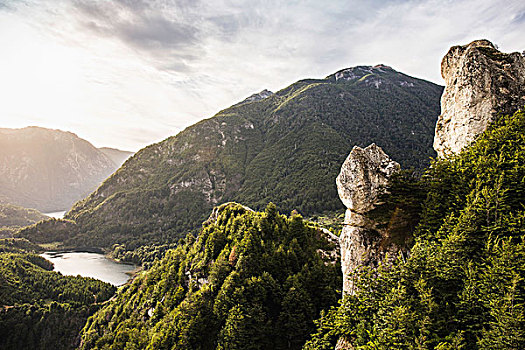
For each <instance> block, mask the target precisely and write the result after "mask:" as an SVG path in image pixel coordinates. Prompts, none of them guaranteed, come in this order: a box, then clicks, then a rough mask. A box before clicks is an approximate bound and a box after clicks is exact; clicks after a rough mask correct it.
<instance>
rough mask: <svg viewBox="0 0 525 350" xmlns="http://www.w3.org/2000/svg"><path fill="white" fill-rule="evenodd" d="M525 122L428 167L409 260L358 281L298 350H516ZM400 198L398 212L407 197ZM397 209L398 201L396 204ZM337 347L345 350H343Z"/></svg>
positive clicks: (522, 314)
mask: <svg viewBox="0 0 525 350" xmlns="http://www.w3.org/2000/svg"><path fill="white" fill-rule="evenodd" d="M523 159H525V113H524V112H523V111H520V112H517V113H515V114H514V115H510V116H506V117H501V118H500V120H498V121H497V122H495V123H494V124H492V125H490V126H489V129H488V130H487V131H486V132H485V133H484V134H482V136H481V137H480V138H478V139H477V140H476V141H475V142H474V143H473V144H472V145H471V146H470V147H469V148H466V149H464V150H463V151H462V152H461V153H459V154H458V155H454V156H450V157H449V158H447V159H440V160H438V161H436V162H434V163H433V164H432V166H431V167H430V168H429V170H428V171H427V172H426V173H425V175H424V176H423V178H422V180H421V182H419V183H416V184H414V183H410V182H407V183H405V184H404V185H403V183H402V182H400V183H398V184H397V186H399V187H398V189H397V190H396V189H394V190H395V192H399V191H398V190H402V189H403V188H405V189H406V188H407V186H410V188H419V191H421V190H423V191H426V193H427V195H426V198H427V199H426V201H425V202H424V204H423V206H422V209H421V212H420V214H421V220H420V223H419V226H418V228H417V229H416V231H415V232H414V237H415V244H414V246H413V248H412V250H411V254H410V257H409V258H408V259H400V260H399V261H397V263H396V264H394V266H393V267H390V268H389V267H388V266H383V267H382V268H380V270H379V272H376V271H374V270H373V269H364V271H363V272H361V273H357V275H356V276H355V277H356V278H358V284H359V288H357V292H356V294H355V295H347V297H346V300H345V302H344V303H343V305H342V306H341V307H339V308H334V309H333V310H332V311H331V312H330V313H328V315H326V316H325V317H324V318H323V319H322V320H321V321H319V323H318V332H317V333H316V335H315V336H314V337H313V339H312V340H311V341H310V343H309V344H307V346H306V347H305V348H306V349H333V348H334V345H335V343H336V341H337V340H338V339H341V340H340V342H339V347H338V348H339V349H353V348H363V349H415V348H422V349H523V348H525V322H524V320H525V304H524V302H525V268H524V267H525V242H524V238H525V163H524V162H523ZM416 192H418V191H409V192H407V191H403V193H404V194H405V196H404V198H401V200H402V201H403V202H407V201H408V202H410V200H411V194H410V193H414V195H415V194H416ZM398 199H399V198H398ZM345 344H346V345H347V346H345Z"/></svg>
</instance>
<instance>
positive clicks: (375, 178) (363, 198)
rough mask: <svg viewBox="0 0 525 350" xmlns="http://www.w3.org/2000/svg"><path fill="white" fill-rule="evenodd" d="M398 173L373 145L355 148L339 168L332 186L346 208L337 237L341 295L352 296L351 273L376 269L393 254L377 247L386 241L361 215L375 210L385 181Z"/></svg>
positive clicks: (377, 147)
mask: <svg viewBox="0 0 525 350" xmlns="http://www.w3.org/2000/svg"><path fill="white" fill-rule="evenodd" d="M399 170H400V166H399V164H398V163H397V162H395V161H393V160H391V159H390V157H389V156H388V155H387V154H386V153H385V152H384V151H383V150H382V149H381V147H379V146H377V145H376V144H371V145H370V146H368V147H366V148H364V149H363V148H360V147H357V146H355V147H354V148H353V149H352V151H351V152H350V154H349V155H348V158H347V159H346V161H345V162H344V163H343V166H342V167H341V172H340V173H339V176H338V177H337V180H336V182H337V191H338V192H339V197H340V199H341V201H342V202H343V203H344V205H345V206H346V207H347V210H346V214H345V222H344V227H343V231H342V233H341V237H340V244H341V268H342V270H343V292H345V293H353V281H352V279H351V276H350V273H351V272H352V271H354V270H356V269H358V268H359V267H360V266H365V265H366V266H376V265H377V264H378V262H379V261H380V260H381V259H382V258H383V257H384V256H385V254H387V253H395V252H396V251H397V248H395V247H392V246H388V245H386V246H385V245H383V244H381V243H382V242H383V241H384V240H385V238H386V237H385V234H384V232H382V231H381V230H379V229H378V228H377V223H376V222H374V221H372V220H370V219H368V218H367V217H366V215H365V214H366V213H367V212H369V211H370V210H372V209H373V208H374V207H375V205H376V204H377V201H378V199H379V195H380V194H382V193H383V191H384V188H385V186H386V185H387V184H388V179H389V178H390V177H391V176H392V174H394V173H395V172H397V171H399ZM392 255H394V254H392Z"/></svg>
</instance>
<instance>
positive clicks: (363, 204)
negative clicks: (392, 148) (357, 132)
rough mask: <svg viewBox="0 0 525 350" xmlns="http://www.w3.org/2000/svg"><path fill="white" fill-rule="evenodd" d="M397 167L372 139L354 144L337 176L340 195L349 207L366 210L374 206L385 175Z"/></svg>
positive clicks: (387, 175) (393, 171)
mask: <svg viewBox="0 0 525 350" xmlns="http://www.w3.org/2000/svg"><path fill="white" fill-rule="evenodd" d="M399 169H400V166H399V164H398V163H397V162H395V161H393V160H392V159H390V157H389V156H388V155H387V154H386V153H385V152H384V151H383V150H382V149H381V147H379V146H377V145H376V144H375V143H373V144H371V145H370V146H368V147H366V148H361V147H358V146H354V148H353V149H352V151H351V152H350V154H349V155H348V157H347V158H346V160H345V162H344V163H343V166H342V167H341V172H340V173H339V176H337V179H336V183H337V191H338V192H339V198H340V199H341V201H342V202H343V204H344V205H345V206H346V207H347V208H348V209H350V210H351V211H353V212H356V213H360V214H362V213H366V212H367V211H369V210H370V209H372V208H373V207H374V204H375V203H376V201H377V198H378V196H379V194H380V193H381V191H382V189H383V188H384V186H385V185H386V184H387V183H388V178H389V177H390V176H391V175H392V174H393V173H395V172H397V171H399Z"/></svg>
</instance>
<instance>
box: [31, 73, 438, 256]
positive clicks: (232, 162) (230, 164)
mask: <svg viewBox="0 0 525 350" xmlns="http://www.w3.org/2000/svg"><path fill="white" fill-rule="evenodd" d="M441 92H442V87H441V86H438V85H435V84H433V83H430V82H427V81H424V80H420V79H415V78H412V77H409V76H407V75H404V74H402V73H399V72H397V71H395V70H393V69H392V68H390V67H387V66H382V65H379V66H375V67H369V66H360V67H354V68H349V69H345V70H342V71H339V72H337V73H335V74H333V75H330V76H328V77H327V78H325V79H308V80H301V81H298V82H297V83H294V84H292V85H290V86H289V87H287V88H285V89H283V90H281V91H279V92H277V93H275V94H271V93H270V92H268V91H266V92H264V93H261V94H259V95H257V98H253V99H248V102H242V103H240V104H237V105H234V106H232V107H230V108H228V109H225V110H223V111H221V112H219V113H218V114H217V115H215V116H214V117H213V118H210V119H206V120H203V121H201V122H199V123H197V124H195V125H193V126H191V127H189V128H187V129H186V130H184V131H182V132H181V133H179V134H178V135H176V136H174V137H170V138H168V139H166V140H165V141H163V142H160V143H157V144H153V145H150V146H148V147H146V148H144V149H142V150H141V151H139V152H137V153H136V154H135V155H134V156H133V157H132V158H130V159H129V160H128V161H127V162H126V163H125V164H124V165H123V167H122V168H120V169H119V171H117V172H116V173H115V174H114V175H113V176H111V177H110V178H109V179H108V180H107V181H105V182H104V183H103V184H102V185H101V186H100V187H99V188H98V189H97V190H96V191H95V192H94V193H92V194H91V195H90V196H89V197H88V198H86V199H85V200H83V201H80V202H78V203H77V204H76V205H75V206H74V208H73V209H72V210H71V211H70V212H69V213H68V214H67V215H66V218H67V219H70V220H73V221H75V222H76V229H74V230H73V231H72V232H71V238H70V239H69V240H67V241H66V244H70V245H97V246H103V247H111V246H112V245H113V244H115V243H124V244H126V246H127V248H128V249H133V248H136V247H138V246H141V245H144V244H150V243H165V242H175V241H176V240H177V239H179V238H180V237H183V236H184V235H185V234H186V233H187V232H188V231H195V230H196V229H197V228H198V227H199V226H200V223H201V222H202V221H203V220H205V219H206V216H207V215H208V213H209V212H210V211H211V209H212V208H213V206H214V205H216V204H220V203H224V202H227V201H231V200H234V201H237V202H240V203H243V204H245V205H248V206H250V207H252V208H254V209H261V208H264V207H265V206H266V204H267V203H268V202H270V201H272V202H274V203H276V205H277V206H278V208H279V209H280V210H281V211H283V212H289V211H291V210H293V209H297V210H299V211H300V212H301V213H302V214H304V215H312V214H315V213H320V212H325V211H334V210H339V209H342V205H341V203H340V202H339V199H338V197H337V190H336V187H335V184H334V182H333V179H334V178H335V176H336V175H337V173H338V171H339V167H340V164H341V163H342V162H343V160H344V157H345V155H346V154H347V153H348V152H349V150H350V149H351V148H352V147H353V146H354V145H361V146H366V145H368V144H370V143H371V142H375V143H376V144H378V145H379V146H381V147H382V148H383V149H384V150H385V151H386V152H387V153H388V154H389V155H390V156H391V157H392V158H393V159H395V160H396V161H398V162H399V163H401V165H402V166H404V167H415V168H422V167H424V166H426V165H427V163H428V161H429V157H431V156H433V155H434V151H433V149H432V139H433V131H434V125H435V122H436V118H437V116H438V114H439V111H440V108H439V98H440V95H441ZM38 230H39V228H38V227H37V228H36V229H35V230H33V231H26V232H24V233H22V235H23V236H25V237H28V238H30V239H31V237H34V233H35V232H36V231H38ZM44 234H45V233H44ZM38 235H39V236H42V234H41V233H38ZM51 238H52V237H51ZM51 238H50V239H49V240H52V239H51Z"/></svg>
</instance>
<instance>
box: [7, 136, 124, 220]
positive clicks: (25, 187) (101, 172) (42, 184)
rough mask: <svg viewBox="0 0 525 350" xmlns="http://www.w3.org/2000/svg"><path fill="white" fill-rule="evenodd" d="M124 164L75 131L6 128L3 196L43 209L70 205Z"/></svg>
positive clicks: (43, 210)
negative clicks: (117, 161) (118, 164)
mask: <svg viewBox="0 0 525 350" xmlns="http://www.w3.org/2000/svg"><path fill="white" fill-rule="evenodd" d="M117 168H118V166H117V164H115V163H114V162H113V161H112V160H111V159H110V158H108V157H107V156H106V155H105V154H104V153H103V152H101V151H99V150H98V149H97V148H95V147H94V146H93V145H92V144H90V143H89V142H88V141H86V140H83V139H81V138H79V137H78V136H77V135H75V134H73V133H71V132H65V131H60V130H51V129H45V128H40V127H26V128H23V129H0V198H2V199H3V200H4V201H5V202H8V203H12V204H16V205H21V206H23V207H26V208H36V209H38V210H40V211H42V212H51V211H59V210H65V209H68V208H70V207H71V205H72V204H73V203H74V202H76V201H77V200H79V199H81V198H83V197H85V196H86V195H87V194H89V193H90V192H91V191H93V190H94V189H95V188H96V187H97V186H98V185H100V183H101V182H102V181H103V180H104V179H105V178H107V177H108V176H109V175H110V174H111V173H113V172H114V171H115V170H116V169H117Z"/></svg>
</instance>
